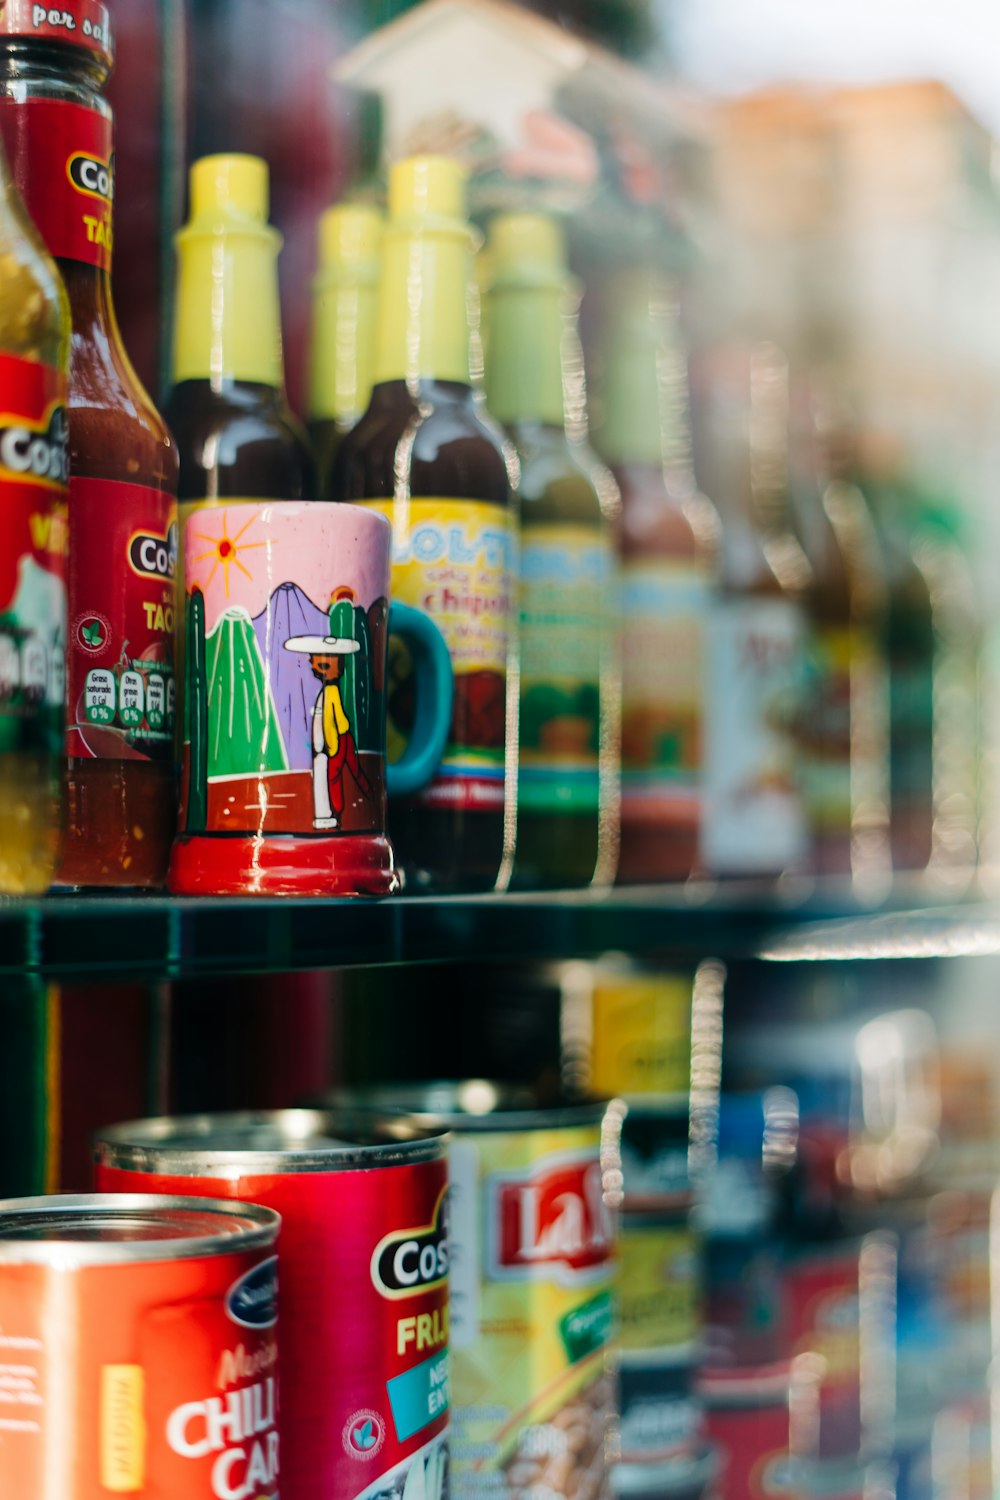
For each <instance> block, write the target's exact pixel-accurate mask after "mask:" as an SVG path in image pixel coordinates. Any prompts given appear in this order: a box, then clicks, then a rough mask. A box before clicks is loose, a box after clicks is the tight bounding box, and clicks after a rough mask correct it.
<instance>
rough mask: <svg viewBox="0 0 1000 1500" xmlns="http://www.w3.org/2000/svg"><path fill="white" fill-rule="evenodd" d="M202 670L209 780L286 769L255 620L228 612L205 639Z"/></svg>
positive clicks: (238, 611) (235, 611)
mask: <svg viewBox="0 0 1000 1500" xmlns="http://www.w3.org/2000/svg"><path fill="white" fill-rule="evenodd" d="M285 654H286V655H288V654H289V653H287V652H286V653H285ZM205 670H206V676H207V679H208V775H209V778H212V777H215V776H250V775H253V774H255V773H259V772H261V771H287V770H288V757H287V755H286V753H285V746H284V742H283V740H282V734H281V729H280V727H279V724H278V717H277V714H276V713H275V707H274V703H273V701H272V698H271V693H270V690H269V687H268V683H267V679H266V677H265V674H264V662H263V659H262V657H261V653H260V649H259V648H258V645H257V636H256V635H255V633H254V622H253V621H252V620H251V618H250V616H249V614H248V613H247V611H246V610H245V609H240V608H234V609H230V610H227V611H226V613H225V614H224V615H223V616H222V618H221V619H220V620H219V623H218V625H216V627H215V629H214V630H213V631H211V632H210V634H209V635H208V636H207V637H206V639H205ZM314 696H315V695H314Z"/></svg>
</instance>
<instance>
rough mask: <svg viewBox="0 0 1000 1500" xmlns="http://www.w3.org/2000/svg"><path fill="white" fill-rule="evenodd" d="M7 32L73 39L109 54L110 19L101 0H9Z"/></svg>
mask: <svg viewBox="0 0 1000 1500" xmlns="http://www.w3.org/2000/svg"><path fill="white" fill-rule="evenodd" d="M3 19H4V32H5V33H6V35H7V36H17V37H30V38H33V39H34V40H36V41H39V42H48V41H51V42H70V43H72V45H73V46H74V47H79V48H82V49H83V50H85V51H87V52H96V53H97V54H98V56H99V57H110V55H111V52H112V46H113V38H112V35H111V21H110V18H109V16H108V12H107V9H106V7H105V6H104V5H102V4H101V3H100V0H73V3H72V5H42V4H39V0H6V3H5V5H4V18H3Z"/></svg>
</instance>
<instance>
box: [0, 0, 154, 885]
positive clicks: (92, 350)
mask: <svg viewBox="0 0 1000 1500" xmlns="http://www.w3.org/2000/svg"><path fill="white" fill-rule="evenodd" d="M112 55H113V49H112V38H111V26H110V20H109V17H108V12H107V10H106V8H105V7H104V6H103V5H102V4H100V3H97V0H66V3H65V4H63V5H61V6H59V7H58V8H52V9H46V8H45V7H43V6H40V5H33V4H31V3H29V0H8V3H7V4H6V5H4V7H3V10H2V12H0V73H2V80H3V82H2V98H0V129H2V131H3V137H4V141H5V143H6V146H7V152H8V156H9V158H10V163H11V167H12V170H13V173H14V178H15V180H16V182H17V184H18V186H19V187H20V189H21V193H22V196H23V197H24V200H25V203H26V205H27V207H28V209H29V212H30V213H31V215H32V217H33V218H34V220H35V223H36V224H37V226H38V228H39V230H40V232H41V235H42V238H43V239H44V241H45V243H46V246H47V247H48V250H49V251H50V253H51V254H52V255H53V256H55V258H56V260H57V262H58V265H59V269H60V271H61V272H62V275H63V279H64V281H65V283H66V290H67V292H68V294H69V302H70V310H71V315H72V346H71V354H70V376H69V447H70V487H69V628H68V637H67V659H66V677H67V682H66V691H67V697H66V707H67V712H66V798H67V824H66V835H65V846H64V851H63V858H62V863H61V866H60V869H59V875H58V879H59V881H60V883H61V884H64V885H70V886H158V885H161V884H162V883H163V878H164V875H165V873H166V864H167V857H168V854H169V849H170V840H171V837H172V834H173V824H174V774H173V751H174V706H175V688H174V676H173V625H174V620H173V607H174V606H173V597H174V579H173V574H174V564H175V560H176V555H177V527H176V517H175V502H174V492H175V490H176V481H177V458H176V453H175V450H174V447H173V443H172V441H171V438H170V435H169V433H168V432H167V429H166V427H165V425H164V423H163V422H162V421H161V419H160V417H159V415H158V414H157V412H156V411H155V409H154V407H153V405H152V403H151V402H150V400H149V397H148V396H147V395H146V392H145V391H144V390H143V388H142V386H141V385H140V383H139V381H138V379H137V377H136V375H135V372H134V370H133V369H132V367H131V365H130V364H129V360H128V356H127V355H126V353H125V350H124V348H123V346H122V342H121V336H120V334H119V332H118V327H117V324H116V322H115V314H114V306H113V303H112V297H111V276H110V272H111V245H112V200H113V196H114V156H113V150H112V116H111V109H110V107H109V105H108V103H107V101H106V99H105V98H104V97H103V94H102V92H101V90H102V88H103V86H104V84H105V83H106V81H107V78H108V74H109V73H110V71H111V65H112Z"/></svg>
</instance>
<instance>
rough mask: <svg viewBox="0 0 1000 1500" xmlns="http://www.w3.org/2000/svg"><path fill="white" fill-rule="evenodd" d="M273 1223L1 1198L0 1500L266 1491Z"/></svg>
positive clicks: (271, 1449) (262, 1212)
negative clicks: (6, 1498) (0, 1498)
mask: <svg viewBox="0 0 1000 1500" xmlns="http://www.w3.org/2000/svg"><path fill="white" fill-rule="evenodd" d="M279 1224H280V1220H279V1218H278V1215H277V1214H276V1213H272V1212H271V1211H270V1210H269V1209H266V1208H258V1207H255V1206H252V1205H249V1204H245V1203H224V1202H211V1201H206V1200H205V1199H204V1198H178V1197H154V1196H150V1195H146V1194H141V1195H139V1194H135V1195H133V1194H129V1195H113V1196H112V1195H108V1196H104V1195H98V1194H89V1195H84V1196H70V1195H67V1196H64V1197H52V1198H13V1199H8V1200H6V1201H5V1202H0V1494H2V1495H4V1496H11V1497H12V1500H13V1497H14V1496H23V1497H24V1500H28V1497H32V1500H39V1497H41V1496H43V1495H52V1496H56V1495H57V1496H58V1497H59V1500H105V1497H106V1496H107V1495H108V1494H109V1493H112V1494H142V1495H184V1496H185V1497H186V1500H223V1497H225V1500H231V1497H235V1496H240V1497H241V1500H265V1497H270V1496H274V1495H276V1494H277V1492H278V1483H279V1477H278V1466H279V1448H278V1433H277V1430H276V1426H275V1423H276V1416H277V1403H278V1386H277V1381H278V1372H277V1358H278V1351H277V1339H276V1328H275V1324H276V1319H277V1270H276V1267H277V1260H276V1256H275V1253H274V1251H275V1243H276V1240H277V1237H278V1228H279Z"/></svg>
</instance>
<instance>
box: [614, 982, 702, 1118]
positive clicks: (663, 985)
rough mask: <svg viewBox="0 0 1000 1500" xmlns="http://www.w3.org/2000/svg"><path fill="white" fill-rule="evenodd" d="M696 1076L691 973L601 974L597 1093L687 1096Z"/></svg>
mask: <svg viewBox="0 0 1000 1500" xmlns="http://www.w3.org/2000/svg"><path fill="white" fill-rule="evenodd" d="M690 1080H691V978H690V976H689V975H686V974H616V975H614V976H608V977H603V976H599V977H598V979H597V981H596V983H595V985H594V995H593V1050H592V1060H591V1088H592V1090H593V1092H594V1093H595V1094H598V1095H609V1094H683V1093H686V1092H687V1089H688V1086H689V1084H690Z"/></svg>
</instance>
